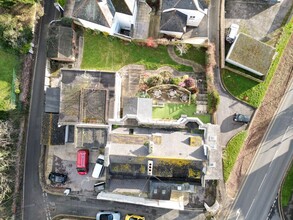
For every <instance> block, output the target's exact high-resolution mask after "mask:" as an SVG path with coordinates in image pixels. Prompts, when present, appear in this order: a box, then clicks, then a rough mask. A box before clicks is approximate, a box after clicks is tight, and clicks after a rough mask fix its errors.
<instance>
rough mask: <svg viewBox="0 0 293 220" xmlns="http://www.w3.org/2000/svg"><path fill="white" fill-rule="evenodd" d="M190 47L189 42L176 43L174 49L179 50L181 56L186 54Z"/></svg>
mask: <svg viewBox="0 0 293 220" xmlns="http://www.w3.org/2000/svg"><path fill="white" fill-rule="evenodd" d="M189 48H190V45H189V44H177V45H176V49H177V50H178V51H179V55H180V56H182V55H183V54H186V53H187V51H188V49H189Z"/></svg>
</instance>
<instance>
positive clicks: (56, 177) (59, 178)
mask: <svg viewBox="0 0 293 220" xmlns="http://www.w3.org/2000/svg"><path fill="white" fill-rule="evenodd" d="M49 180H50V181H51V182H52V183H62V184H65V182H66V180H67V175H66V174H62V173H55V172H51V173H50V174H49Z"/></svg>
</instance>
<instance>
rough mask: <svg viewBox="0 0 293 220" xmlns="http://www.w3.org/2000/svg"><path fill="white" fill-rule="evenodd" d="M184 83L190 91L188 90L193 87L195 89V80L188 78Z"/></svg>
mask: <svg viewBox="0 0 293 220" xmlns="http://www.w3.org/2000/svg"><path fill="white" fill-rule="evenodd" d="M184 83H185V87H186V88H187V89H188V88H191V87H195V81H194V79H193V78H191V77H189V78H187V79H186V80H184Z"/></svg>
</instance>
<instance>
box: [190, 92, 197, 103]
mask: <svg viewBox="0 0 293 220" xmlns="http://www.w3.org/2000/svg"><path fill="white" fill-rule="evenodd" d="M191 103H194V104H196V94H192V95H191Z"/></svg>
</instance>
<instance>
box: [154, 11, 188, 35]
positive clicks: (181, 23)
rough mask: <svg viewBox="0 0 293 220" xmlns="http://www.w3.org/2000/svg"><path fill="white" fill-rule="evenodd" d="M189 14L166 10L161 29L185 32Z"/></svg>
mask: <svg viewBox="0 0 293 220" xmlns="http://www.w3.org/2000/svg"><path fill="white" fill-rule="evenodd" d="M186 23H187V15H185V14H183V13H181V12H179V11H177V10H173V11H169V12H164V13H163V14H162V17H161V26H160V29H161V30H164V31H174V32H184V28H185V27H186Z"/></svg>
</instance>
